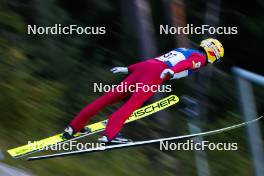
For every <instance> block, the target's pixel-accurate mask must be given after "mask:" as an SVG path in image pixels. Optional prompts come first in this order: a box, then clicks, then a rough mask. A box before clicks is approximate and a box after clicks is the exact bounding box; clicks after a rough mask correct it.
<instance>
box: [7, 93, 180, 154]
mask: <svg viewBox="0 0 264 176" xmlns="http://www.w3.org/2000/svg"><path fill="white" fill-rule="evenodd" d="M178 102H179V98H178V97H177V96H176V95H170V96H168V97H165V98H163V99H161V100H159V101H156V102H154V103H152V104H149V105H147V106H144V107H142V108H140V109H138V110H136V111H134V112H133V114H132V115H131V116H130V117H129V118H128V119H127V121H126V122H125V123H129V122H133V121H135V120H139V119H141V118H144V117H147V116H150V115H151V114H154V113H156V112H159V111H161V110H163V109H165V108H167V107H170V106H172V105H174V104H176V103H178ZM106 123H107V120H103V121H100V122H97V123H94V124H91V125H87V126H86V127H88V128H89V129H90V132H89V133H86V134H82V135H80V134H78V133H77V134H76V135H75V137H74V138H73V139H70V140H66V139H64V138H63V137H62V133H61V134H57V135H54V136H51V137H48V138H45V139H42V140H39V141H35V142H32V143H29V144H26V145H23V146H20V147H17V148H13V149H10V150H8V151H7V152H8V153H9V154H10V155H11V156H12V157H14V158H20V157H23V156H26V155H29V154H32V153H35V152H38V151H41V150H43V149H44V148H47V147H51V146H54V145H58V144H62V143H65V142H69V141H71V140H77V139H80V138H83V137H85V136H89V135H92V134H96V133H99V132H101V131H103V130H104V129H105V126H106Z"/></svg>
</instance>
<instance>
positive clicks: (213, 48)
mask: <svg viewBox="0 0 264 176" xmlns="http://www.w3.org/2000/svg"><path fill="white" fill-rule="evenodd" d="M205 44H206V46H207V47H208V48H211V49H212V50H213V52H214V54H215V57H216V61H218V60H219V59H220V55H219V53H218V52H217V49H216V48H215V46H214V45H213V44H212V43H205ZM216 61H215V62H216Z"/></svg>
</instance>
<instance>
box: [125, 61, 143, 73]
mask: <svg viewBox="0 0 264 176" xmlns="http://www.w3.org/2000/svg"><path fill="white" fill-rule="evenodd" d="M141 63H142V62H138V63H135V64H132V65H130V66H128V67H127V68H128V72H129V73H131V72H133V71H134V70H135V69H136V68H137V67H138V66H139V65H140V64H141Z"/></svg>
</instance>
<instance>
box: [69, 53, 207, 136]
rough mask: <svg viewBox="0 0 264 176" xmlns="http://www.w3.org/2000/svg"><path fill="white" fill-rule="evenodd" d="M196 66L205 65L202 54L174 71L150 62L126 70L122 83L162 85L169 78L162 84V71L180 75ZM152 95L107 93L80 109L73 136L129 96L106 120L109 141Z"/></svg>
mask: <svg viewBox="0 0 264 176" xmlns="http://www.w3.org/2000/svg"><path fill="white" fill-rule="evenodd" d="M195 51H196V50H195ZM197 63H199V65H200V66H204V65H205V64H206V58H205V55H204V54H202V53H200V52H192V53H191V55H189V56H188V58H185V59H184V60H182V61H180V62H178V63H177V64H176V65H174V66H173V67H171V65H168V64H167V63H166V62H163V61H161V60H158V59H157V58H155V59H149V60H146V61H143V62H139V63H136V64H134V65H131V66H129V67H128V71H129V75H128V76H127V77H126V78H125V79H124V80H123V81H122V82H126V84H127V85H135V84H136V83H143V84H144V85H148V86H151V85H161V84H162V83H163V82H164V81H165V80H167V79H169V77H167V78H165V79H163V80H162V79H161V78H160V74H161V73H162V71H163V70H164V69H166V68H170V69H171V70H173V71H174V73H179V72H182V71H184V70H192V69H197V67H195V64H197ZM154 93H155V92H153V91H148V92H144V91H141V89H138V91H137V92H118V91H116V90H113V91H111V92H107V93H105V94H104V95H103V96H101V97H99V98H97V99H96V100H94V101H93V102H92V103H90V104H88V105H87V106H86V107H85V108H84V109H82V110H81V111H80V113H79V114H78V115H77V116H76V117H75V118H74V119H73V120H72V121H71V123H70V125H71V126H72V128H73V129H74V131H75V132H78V131H80V130H81V129H82V128H83V127H84V126H85V125H86V124H87V122H88V121H89V120H90V119H91V118H92V117H93V116H94V115H96V114H97V113H98V111H100V110H101V109H103V108H104V107H106V106H108V105H111V104H114V103H116V102H118V101H120V100H121V99H123V98H124V97H126V96H128V95H131V96H130V98H129V99H128V100H127V101H126V102H125V103H124V104H123V105H122V106H121V107H120V108H119V109H118V110H116V111H115V112H114V113H113V114H111V115H110V116H109V118H108V122H107V126H106V129H105V131H104V135H106V136H107V138H108V139H109V140H112V139H113V138H114V137H115V136H116V135H117V134H118V132H119V131H120V130H121V129H122V127H123V124H124V122H125V121H126V119H127V118H128V117H129V116H130V115H131V114H132V113H133V111H135V110H136V109H138V108H139V107H141V105H142V104H143V103H144V102H145V101H146V100H148V99H149V98H150V97H151V96H153V95H154Z"/></svg>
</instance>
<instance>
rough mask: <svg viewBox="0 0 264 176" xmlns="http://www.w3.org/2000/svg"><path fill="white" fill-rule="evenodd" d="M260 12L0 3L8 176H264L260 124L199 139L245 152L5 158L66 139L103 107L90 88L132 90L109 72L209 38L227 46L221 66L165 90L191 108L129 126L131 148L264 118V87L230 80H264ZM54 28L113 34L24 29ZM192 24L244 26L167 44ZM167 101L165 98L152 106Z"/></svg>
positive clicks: (238, 5)
mask: <svg viewBox="0 0 264 176" xmlns="http://www.w3.org/2000/svg"><path fill="white" fill-rule="evenodd" d="M263 7H264V1H262V0H251V1H229V0H200V1H191V0H155V1H154V0H153V1H151V0H116V1H115V0H112V1H96V0H75V1H71V0H45V1H43V0H24V1H19V0H12V1H8V0H0V117H1V118H0V149H1V152H0V175H1V176H2V175H3V176H8V175H40V176H53V175H54V176H55V175H56V176H57V175H65V176H72V175H106V174H107V175H113V176H116V175H131V176H132V175H136V174H137V175H181V176H194V175H199V176H201V175H208V176H209V175H212V176H222V175H226V176H227V175H241V176H249V175H263V174H264V172H262V171H263V170H262V169H263V168H262V167H263V164H264V162H263V157H262V156H263V148H262V147H263V146H262V141H263V138H262V137H261V136H262V135H263V132H264V130H262V128H263V121H260V122H259V123H256V124H254V125H255V126H251V128H250V127H248V128H240V129H236V130H232V131H229V132H226V133H221V134H217V135H214V136H210V137H205V138H203V139H202V138H199V139H197V141H198V142H199V140H208V141H210V142H237V143H238V148H239V149H238V150H237V151H205V152H194V151H168V152H164V151H160V150H159V146H158V145H150V146H144V147H138V148H130V149H122V150H116V151H109V152H100V153H94V154H88V155H78V156H73V157H65V158H57V159H50V160H46V161H36V162H26V161H25V160H23V159H12V158H11V157H10V156H8V154H7V153H6V150H7V149H10V148H14V147H17V146H20V145H22V144H25V143H26V142H27V141H33V140H38V139H42V138H45V137H48V136H51V135H53V134H57V133H59V132H61V131H62V130H63V129H64V127H65V126H66V125H67V124H68V122H70V120H71V119H72V118H73V117H74V116H75V114H76V113H78V111H79V110H80V109H81V108H82V107H84V106H85V105H86V104H87V103H89V102H91V101H92V100H94V99H95V98H96V97H98V96H100V93H93V83H94V82H102V83H104V84H111V83H112V84H113V83H118V82H120V81H121V80H122V79H123V78H124V76H122V75H113V74H110V72H109V70H110V69H111V68H112V67H114V66H127V65H130V64H132V63H135V62H139V61H142V60H145V59H148V58H151V57H155V56H158V55H161V54H164V53H166V52H168V51H170V50H172V49H173V48H176V47H190V48H195V47H197V46H198V44H199V42H200V41H201V40H202V39H203V38H207V37H215V38H217V39H219V40H220V41H221V42H222V43H223V46H224V48H225V57H224V59H223V61H222V62H221V63H219V64H217V65H216V66H210V67H207V68H206V69H202V70H201V71H200V72H199V73H197V74H194V75H193V76H191V77H190V78H186V79H180V80H176V81H175V80H174V81H169V82H167V84H172V87H173V94H176V95H177V96H179V97H180V98H181V99H180V102H181V103H184V104H185V105H184V106H182V105H181V104H177V105H176V106H173V107H171V108H168V109H166V110H164V111H163V112H160V113H158V114H155V115H153V117H151V118H148V119H143V120H140V121H137V122H134V123H132V124H129V125H126V128H125V129H124V130H123V132H124V133H125V135H126V136H128V137H130V138H132V139H134V140H146V139H155V138H160V137H168V136H177V135H183V134H189V133H193V132H199V131H206V130H214V129H218V128H222V127H226V126H229V125H234V124H237V123H240V122H242V121H245V120H248V119H254V118H257V117H259V116H260V115H263V110H264V105H263V104H264V93H263V87H262V86H261V84H262V85H263V78H261V77H260V80H259V81H255V78H256V77H257V76H256V75H253V77H251V78H250V79H248V78H246V77H241V76H240V73H238V72H239V71H234V70H233V69H232V68H233V67H234V66H236V67H240V68H243V69H246V70H249V71H250V72H252V73H254V74H255V73H256V74H259V75H263V74H264V69H263V68H264V67H263V66H264V65H263V58H262V53H263V51H262V49H263V39H264V33H263V31H264V8H263ZM56 23H57V24H62V25H70V24H77V25H80V26H105V27H106V34H105V35H78V36H77V35H67V36H66V35H27V25H28V24H32V25H33V24H36V25H40V26H53V25H54V24H56ZM186 24H194V25H195V26H201V25H203V24H208V25H211V26H216V27H217V26H237V27H238V34H237V35H209V34H205V35H195V34H193V35H160V34H159V25H170V26H185V25H186ZM232 70H233V71H232ZM246 75H248V73H247V74H246ZM256 83H257V84H256ZM170 94H172V93H170ZM168 95H169V94H168ZM165 96H166V95H165V94H158V95H157V96H156V97H154V98H153V99H152V100H150V101H149V102H148V103H150V102H153V101H154V100H157V99H161V98H162V97H165ZM121 103H122V102H121ZM119 105H120V103H118V104H116V105H114V106H111V107H108V108H106V109H105V110H104V111H102V112H100V113H99V114H98V115H97V116H96V117H95V118H93V120H92V122H96V121H99V120H102V119H105V118H107V116H108V115H109V114H110V113H112V112H113V111H114V110H115V109H117V108H118V106H119ZM87 140H89V139H87ZM40 154H41V153H40Z"/></svg>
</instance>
